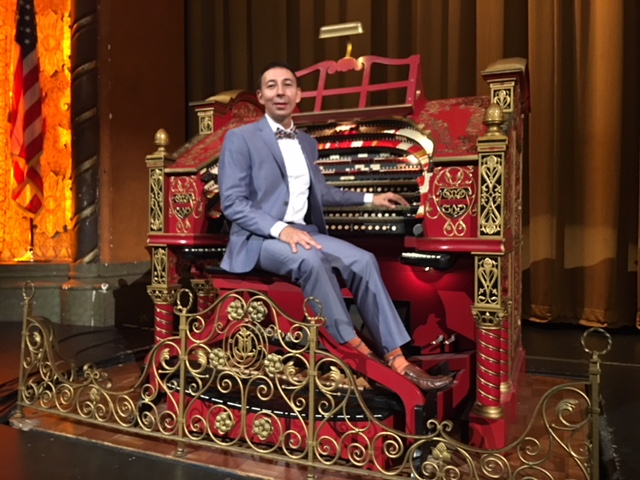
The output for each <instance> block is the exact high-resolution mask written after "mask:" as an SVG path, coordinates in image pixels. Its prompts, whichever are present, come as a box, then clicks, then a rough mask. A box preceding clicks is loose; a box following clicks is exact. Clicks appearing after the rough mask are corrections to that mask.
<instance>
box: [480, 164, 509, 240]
mask: <svg viewBox="0 0 640 480" xmlns="http://www.w3.org/2000/svg"><path fill="white" fill-rule="evenodd" d="M503 176H504V155H503V154H494V155H482V156H480V177H481V180H480V234H481V235H484V236H501V235H502V234H503V223H504V221H503V214H504V210H503V209H504V206H503V203H504V202H503V200H504V199H503V190H504V189H503V185H502V182H503Z"/></svg>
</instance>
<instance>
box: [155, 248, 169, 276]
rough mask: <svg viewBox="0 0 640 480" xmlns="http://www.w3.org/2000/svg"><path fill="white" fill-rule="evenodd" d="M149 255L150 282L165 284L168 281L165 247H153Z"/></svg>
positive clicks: (167, 260)
mask: <svg viewBox="0 0 640 480" xmlns="http://www.w3.org/2000/svg"><path fill="white" fill-rule="evenodd" d="M151 257H152V258H151V284H152V285H165V286H166V285H167V283H168V282H169V274H168V269H169V251H168V249H167V247H154V248H153V251H152V253H151Z"/></svg>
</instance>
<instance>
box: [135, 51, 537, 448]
mask: <svg viewBox="0 0 640 480" xmlns="http://www.w3.org/2000/svg"><path fill="white" fill-rule="evenodd" d="M376 65H384V66H385V68H389V69H392V68H396V67H397V68H399V69H403V70H402V71H403V72H406V71H407V70H408V72H409V73H408V74H407V75H406V76H405V78H404V79H403V80H398V81H392V82H386V83H373V82H372V81H371V72H372V68H373V67H374V66H376ZM420 68H421V67H420V57H419V55H414V56H411V57H409V58H407V59H387V58H381V57H376V56H364V57H360V58H358V59H354V58H352V57H345V58H343V59H341V60H339V61H337V62H335V61H324V62H321V63H318V64H316V65H313V66H311V67H309V68H306V69H304V70H301V71H299V72H297V73H298V77H299V81H300V82H301V84H302V85H303V86H304V85H305V82H308V81H309V79H314V81H315V85H316V86H315V88H307V89H306V90H304V91H303V100H302V103H301V105H302V108H303V109H304V106H305V103H306V104H309V103H312V105H311V106H310V107H309V108H308V109H305V110H304V111H300V112H298V113H297V114H296V115H295V117H294V121H295V124H296V126H297V127H299V128H302V129H304V130H306V131H307V132H308V133H309V134H311V135H312V136H313V137H315V138H316V140H317V141H318V148H319V154H320V158H319V159H318V164H319V166H320V168H321V170H322V172H323V174H324V175H325V177H326V179H327V181H328V182H329V183H331V184H333V185H335V186H337V187H339V188H344V189H352V190H358V191H364V192H374V193H375V192H383V191H394V192H397V193H399V194H401V195H403V196H404V197H405V198H406V199H407V200H408V201H409V203H410V206H409V207H407V208H396V209H389V210H380V209H375V210H374V209H372V208H369V207H342V208H337V207H332V208H327V209H325V219H326V223H327V227H328V229H329V232H330V234H332V235H336V236H340V237H344V238H347V239H349V240H350V241H352V242H353V243H356V244H358V245H360V246H361V247H363V248H366V249H368V250H370V251H372V252H374V253H375V255H376V256H377V258H378V261H379V264H380V269H381V272H382V274H383V277H384V280H385V283H386V285H387V288H388V290H389V292H390V294H391V297H392V298H393V299H394V302H395V303H396V305H397V307H398V310H399V312H400V313H401V316H402V317H403V318H404V319H405V322H406V325H407V328H408V330H409V332H410V333H411V335H412V338H413V342H412V345H411V346H410V347H409V353H410V354H411V356H412V360H413V361H415V362H417V363H419V364H421V365H422V367H423V368H425V369H426V370H430V369H434V368H435V369H439V371H443V370H444V371H449V372H452V373H455V375H456V377H455V382H454V384H453V386H452V387H450V388H449V389H447V390H444V391H441V392H438V393H437V395H434V396H433V398H431V395H429V398H427V399H425V397H424V396H423V395H422V393H421V392H419V391H417V389H416V388H415V387H414V386H413V385H411V384H409V382H407V381H405V379H403V378H402V377H400V376H399V375H397V374H395V373H394V372H392V371H391V370H389V369H387V368H385V367H383V366H378V365H376V366H371V365H370V364H369V363H368V362H360V363H358V362H352V363H351V364H350V365H352V367H353V368H354V369H356V370H358V369H359V370H361V371H363V372H365V373H366V374H367V376H369V377H371V378H374V379H375V380H376V382H377V383H378V384H380V385H383V386H385V385H386V386H388V387H389V389H390V390H392V391H396V392H398V393H399V394H400V396H401V397H402V399H403V401H404V402H405V408H408V409H414V410H415V409H417V408H419V407H420V406H421V404H425V403H426V404H429V405H427V407H428V408H427V410H426V411H427V412H429V415H431V416H436V417H437V418H438V419H439V420H443V419H451V420H453V421H454V422H461V425H464V426H465V427H466V428H465V430H466V432H467V435H466V439H467V440H468V441H469V442H470V443H472V444H474V445H479V446H483V447H486V448H499V447H501V446H503V445H505V444H506V443H508V441H509V440H510V439H511V437H512V435H513V433H514V432H513V431H512V429H511V428H510V426H511V425H512V424H513V422H514V421H515V408H516V403H517V395H518V387H519V380H520V379H521V377H522V372H523V368H524V352H523V349H522V344H521V332H520V302H521V299H520V282H521V265H520V253H519V248H520V243H521V213H520V212H521V162H522V150H523V143H524V131H525V129H524V122H525V118H526V115H527V113H528V109H529V104H528V75H527V67H526V62H525V60H523V59H520V58H512V59H504V60H501V61H498V62H495V63H494V64H492V65H490V66H489V67H488V68H487V69H486V70H485V71H483V72H482V76H483V78H484V79H485V80H486V81H487V82H488V84H489V87H490V95H488V96H476V97H464V98H448V99H442V100H429V99H428V98H427V97H426V96H425V92H424V90H423V88H422V85H421V79H420ZM345 72H350V73H353V72H358V73H359V74H361V81H360V82H359V83H358V85H356V86H353V87H335V88H331V87H329V84H330V82H329V78H330V77H332V76H334V75H335V76H339V75H341V74H344V73H345ZM383 90H396V91H401V92H402V95H403V97H404V98H403V101H402V102H400V103H398V104H393V105H381V106H371V97H372V95H374V94H375V92H380V91H383ZM346 97H349V98H351V99H353V98H355V99H356V100H355V103H356V105H354V106H353V107H349V108H339V109H337V108H334V109H329V108H326V107H325V105H327V104H331V103H332V102H333V103H334V104H335V103H339V102H340V98H346ZM193 107H194V108H195V111H196V112H197V115H198V119H199V134H198V135H197V136H196V137H194V138H193V139H192V140H191V141H189V142H188V143H187V144H186V145H183V146H182V147H180V148H179V149H178V150H177V151H176V152H175V153H173V154H170V153H168V152H167V151H166V148H165V147H166V144H167V139H166V138H165V137H164V132H162V131H160V132H159V133H158V135H157V137H156V144H157V145H158V150H157V151H156V152H155V153H153V154H151V155H149V156H148V157H147V165H148V167H149V181H150V210H149V212H150V216H149V235H148V246H149V247H150V250H151V254H152V284H151V285H150V286H149V293H150V295H151V296H152V298H153V299H154V303H155V331H156V339H157V341H161V340H162V339H164V338H167V337H169V336H171V335H173V334H174V328H175V326H174V314H173V304H174V300H175V296H176V292H177V290H178V288H179V286H180V284H181V279H183V278H184V277H185V273H186V274H188V275H189V276H190V277H191V279H192V280H191V284H192V286H193V288H194V289H195V291H196V293H197V298H198V302H199V307H201V308H204V307H206V306H207V305H209V304H210V303H211V302H212V299H213V295H214V293H213V292H214V291H215V292H216V293H217V294H219V293H223V292H225V291H230V290H233V289H237V288H240V289H242V288H250V289H253V290H256V291H260V292H264V293H266V294H267V295H269V296H270V297H271V298H272V299H274V301H276V303H278V304H279V305H281V307H282V308H283V309H284V310H286V311H289V312H293V314H294V315H299V316H300V318H303V317H302V314H303V312H302V302H303V299H302V295H301V292H300V291H299V290H298V289H297V287H296V286H294V285H292V284H290V283H289V282H287V281H286V280H284V279H280V278H275V277H274V276H270V275H268V274H264V273H261V272H250V273H248V274H245V275H232V274H228V273H226V272H224V271H221V270H220V269H219V267H217V265H218V263H219V260H220V258H221V256H222V254H223V252H224V248H225V244H226V234H225V232H226V229H227V227H228V226H227V225H226V221H225V219H224V215H223V213H222V212H221V211H220V209H219V202H218V191H217V183H216V180H217V160H218V156H219V153H220V149H221V146H222V142H223V140H224V136H225V133H226V132H227V131H228V130H229V129H232V128H234V127H237V126H239V125H241V124H245V123H248V122H252V121H256V120H258V119H259V118H260V117H261V116H262V115H263V110H262V109H261V106H260V104H259V103H258V102H257V100H256V98H255V96H254V95H253V94H251V93H248V92H243V91H233V92H225V93H223V94H220V95H216V96H214V97H211V98H209V99H207V100H205V101H203V102H198V103H195V104H193ZM344 294H345V298H346V299H347V301H349V300H348V299H349V295H350V294H349V292H348V291H345V292H344ZM364 334H365V335H366V332H364ZM323 342H324V343H325V346H326V347H327V348H329V349H330V350H331V351H332V352H334V353H336V354H338V355H342V356H343V357H344V358H349V356H350V355H352V353H351V352H349V351H347V350H346V349H344V347H342V346H340V345H337V344H335V343H334V342H333V341H332V339H330V338H326V336H325V337H323ZM372 372H373V373H372ZM407 415H408V418H414V420H407V421H406V424H405V425H404V428H406V429H407V430H408V431H414V432H417V433H420V426H419V424H418V423H419V422H420V418H417V419H415V417H412V415H413V414H407Z"/></svg>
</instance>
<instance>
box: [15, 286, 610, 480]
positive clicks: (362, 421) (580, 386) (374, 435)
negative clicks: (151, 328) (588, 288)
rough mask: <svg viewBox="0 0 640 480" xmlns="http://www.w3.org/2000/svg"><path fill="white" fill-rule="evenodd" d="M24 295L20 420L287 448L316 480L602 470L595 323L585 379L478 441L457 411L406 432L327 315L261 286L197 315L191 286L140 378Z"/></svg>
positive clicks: (276, 455)
mask: <svg viewBox="0 0 640 480" xmlns="http://www.w3.org/2000/svg"><path fill="white" fill-rule="evenodd" d="M23 296H24V300H25V305H24V319H23V321H24V323H23V330H22V352H21V364H20V379H19V380H20V387H19V388H20V391H19V399H18V411H17V413H16V415H15V416H14V418H13V421H14V423H18V424H19V422H20V421H24V420H26V419H28V414H29V410H36V411H42V412H48V413H53V414H56V415H59V416H61V417H64V418H67V419H70V420H79V421H82V422H87V423H89V424H93V425H97V426H100V427H102V428H111V429H119V430H123V431H125V432H128V433H135V434H137V435H144V436H149V437H154V438H162V439H164V440H173V441H175V442H176V452H175V453H176V455H185V454H186V448H185V447H186V446H187V445H197V446H200V447H211V448H215V449H224V450H227V451H234V452H239V453H248V454H253V455H259V456H265V457H267V456H268V458H269V459H270V460H271V461H273V460H274V459H280V460H282V461H285V462H289V463H292V464H298V465H303V466H305V467H307V471H308V478H315V477H316V475H317V472H319V471H322V470H327V471H330V470H340V471H341V472H343V473H347V472H348V473H353V474H354V475H365V474H366V475H367V476H378V477H390V476H393V477H394V478H396V477H397V478H418V479H463V478H464V479H467V478H470V479H529V478H545V479H555V478H557V479H560V478H562V479H567V478H572V479H578V478H584V479H593V480H595V479H598V478H599V421H600V418H599V417H600V413H601V412H600V409H599V391H598V387H599V381H600V378H599V377H600V356H601V355H602V354H604V353H606V351H608V349H609V348H610V346H611V339H610V337H609V335H608V334H607V333H606V332H604V331H602V330H599V331H600V332H601V333H602V334H603V335H604V337H605V341H606V345H605V348H601V349H595V348H587V345H586V344H587V342H589V343H591V340H590V338H595V337H597V335H593V337H592V334H593V333H594V329H591V330H588V331H587V332H585V334H584V335H583V338H582V341H583V346H584V347H585V350H586V351H588V352H589V353H590V355H591V357H590V360H589V362H590V366H589V380H588V381H587V382H573V383H566V384H562V385H558V386H556V387H554V388H552V389H550V390H548V391H547V392H546V393H545V394H544V395H543V396H542V398H541V399H540V400H539V402H538V404H537V406H536V408H535V411H533V412H531V415H530V416H529V423H528V426H527V428H526V429H525V431H524V433H523V434H522V435H521V436H520V437H519V438H518V439H517V440H515V441H514V442H512V443H511V444H509V445H508V446H506V447H505V448H502V449H500V450H483V449H479V448H474V447H471V446H469V445H466V444H464V443H461V442H460V441H459V440H458V439H456V438H454V435H453V432H454V431H455V429H454V426H455V425H454V424H453V423H452V422H451V421H444V422H438V421H436V420H429V421H428V422H427V425H426V431H427V432H428V433H427V434H425V435H409V434H406V433H405V432H404V431H403V430H402V428H401V427H402V418H403V417H402V415H401V414H397V413H396V414H395V415H389V413H388V412H387V413H385V412H384V411H380V409H378V410H376V409H375V408H374V407H371V406H370V402H368V401H367V400H365V397H366V395H367V391H368V390H369V389H370V386H369V385H368V384H367V382H366V379H364V378H358V377H357V376H356V375H354V373H353V372H352V370H351V369H350V368H349V367H348V366H347V365H346V364H345V363H344V362H343V361H342V360H341V359H340V358H337V357H335V356H333V355H331V354H329V353H328V352H326V351H324V350H322V349H319V348H318V335H317V334H318V328H319V327H320V326H321V325H322V323H323V319H322V318H321V317H319V316H314V315H310V314H307V315H306V319H305V321H304V322H300V321H298V320H296V319H294V318H291V317H288V316H287V315H286V314H285V313H284V312H282V311H281V310H280V309H279V307H278V306H277V305H275V304H274V303H273V302H272V301H271V300H270V299H269V298H267V297H265V296H263V295H261V294H259V293H258V292H254V291H234V292H230V293H228V294H226V295H224V296H222V297H220V298H217V299H216V300H215V301H214V302H213V303H212V304H211V306H209V307H208V308H206V309H204V310H203V311H200V312H196V313H190V312H191V311H192V304H193V300H194V297H193V296H192V294H191V292H189V291H187V290H185V291H182V292H181V293H180V295H179V296H178V304H177V306H176V308H175V312H176V314H177V315H178V317H179V332H178V336H174V337H170V338H167V339H165V340H162V341H161V342H159V343H157V344H156V345H154V346H153V347H152V349H151V351H150V353H149V354H148V356H147V358H146V364H145V366H144V369H143V371H142V374H141V376H140V377H139V378H138V379H137V380H136V381H135V383H134V384H133V385H122V384H121V383H123V381H122V380H119V379H118V377H117V376H114V377H113V378H112V376H110V374H111V373H110V371H109V370H105V369H100V368H97V367H96V366H95V365H92V364H86V365H82V366H78V365H75V364H74V363H73V362H70V361H67V360H65V359H64V358H62V356H61V355H60V353H59V352H58V349H57V340H56V336H55V330H54V328H53V326H52V324H51V323H50V322H49V321H48V320H46V319H44V318H38V317H34V316H32V315H31V313H30V303H31V300H32V298H33V296H34V290H33V287H32V286H31V285H28V286H25V289H24V291H23ZM308 301H312V299H310V300H308ZM308 306H309V305H306V307H308ZM305 310H306V311H307V312H308V311H310V310H311V309H309V308H306V309H305ZM274 320H275V321H274ZM129 383H132V382H129ZM25 408H26V409H25ZM382 410H384V409H382ZM540 419H541V420H540ZM540 425H542V427H541V426H540ZM558 465H561V467H560V468H559V467H558Z"/></svg>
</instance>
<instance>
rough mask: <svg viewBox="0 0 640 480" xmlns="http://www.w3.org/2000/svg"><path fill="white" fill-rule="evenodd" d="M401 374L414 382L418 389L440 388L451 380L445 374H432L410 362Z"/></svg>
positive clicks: (451, 378)
mask: <svg viewBox="0 0 640 480" xmlns="http://www.w3.org/2000/svg"><path fill="white" fill-rule="evenodd" d="M403 375H404V376H405V377H406V378H407V379H408V380H411V381H412V382H413V383H415V384H416V385H417V386H418V388H419V389H420V390H423V391H429V390H440V389H442V388H445V387H448V386H449V385H451V383H452V382H453V377H448V376H445V375H438V376H432V375H429V374H428V373H426V372H425V371H423V370H422V369H420V368H419V367H418V366H417V365H414V364H413V363H410V364H409V365H407V368H406V369H405V371H404V373H403Z"/></svg>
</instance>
